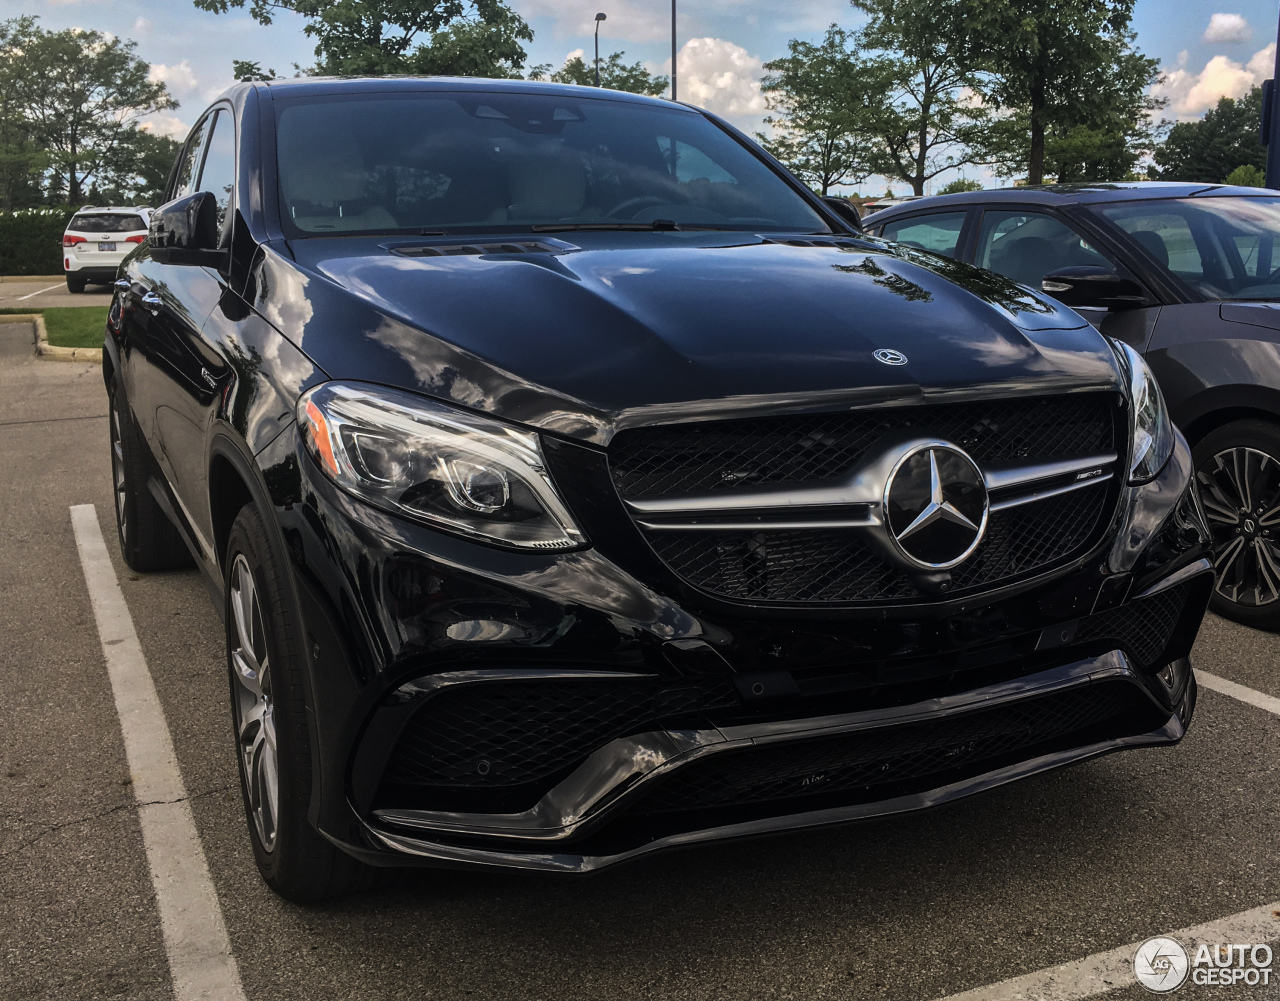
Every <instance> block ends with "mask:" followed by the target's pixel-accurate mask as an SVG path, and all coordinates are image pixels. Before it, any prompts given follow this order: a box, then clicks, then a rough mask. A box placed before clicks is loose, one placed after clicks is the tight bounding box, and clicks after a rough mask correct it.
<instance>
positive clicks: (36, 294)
mask: <svg viewBox="0 0 1280 1001" xmlns="http://www.w3.org/2000/svg"><path fill="white" fill-rule="evenodd" d="M111 292H112V289H111V286H110V285H88V286H86V287H85V290H84V291H83V292H79V293H74V294H73V293H71V292H68V291H67V283H66V281H65V280H63V279H61V278H57V279H55V278H53V277H52V276H48V277H46V279H45V280H44V281H34V280H33V281H25V280H23V279H19V280H17V281H6V282H0V309H36V308H41V309H43V308H45V307H47V306H107V305H109V304H110V303H111Z"/></svg>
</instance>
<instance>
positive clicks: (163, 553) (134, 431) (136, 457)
mask: <svg viewBox="0 0 1280 1001" xmlns="http://www.w3.org/2000/svg"><path fill="white" fill-rule="evenodd" d="M109 403H110V411H111V423H110V436H111V483H112V487H113V488H114V492H115V509H116V531H117V533H118V534H119V537H120V552H121V554H122V555H123V556H124V561H125V562H126V563H127V564H129V567H130V569H132V570H139V571H147V570H175V569H177V568H179V567H188V566H191V553H190V552H188V551H187V547H186V544H185V543H183V541H182V536H180V535H179V534H178V530H177V529H176V528H174V527H173V524H172V523H171V522H170V521H169V519H168V518H167V517H166V516H165V513H164V511H163V510H161V508H160V505H159V504H157V503H156V500H155V498H154V497H152V496H151V492H150V491H149V490H148V489H147V463H146V456H147V453H146V448H147V444H146V442H145V441H143V439H142V435H141V434H140V433H139V431H138V428H137V425H135V424H134V423H133V418H132V415H131V414H130V413H129V403H128V401H127V400H126V399H125V398H124V391H123V390H122V389H121V388H120V384H119V381H118V380H117V379H112V381H111V392H110V400H109Z"/></svg>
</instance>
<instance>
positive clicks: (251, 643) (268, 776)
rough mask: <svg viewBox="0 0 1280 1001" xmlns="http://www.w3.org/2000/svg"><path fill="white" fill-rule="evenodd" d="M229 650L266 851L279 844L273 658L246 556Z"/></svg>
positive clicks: (236, 579) (239, 731) (235, 592)
mask: <svg viewBox="0 0 1280 1001" xmlns="http://www.w3.org/2000/svg"><path fill="white" fill-rule="evenodd" d="M230 604H231V617H232V619H233V620H234V626H235V628H234V629H233V630H232V636H233V643H234V646H232V648H231V650H230V656H231V670H232V677H233V679H234V680H235V682H236V690H235V701H234V703H233V706H232V709H233V711H234V712H235V723H236V737H237V743H238V744H239V747H240V766H241V768H243V769H244V774H245V776H247V781H246V785H247V786H248V791H249V812H250V815H251V816H252V818H253V823H254V826H255V827H257V830H258V840H259V841H261V843H262V847H263V848H265V849H266V850H267V851H271V850H272V849H273V848H274V847H275V846H276V825H277V822H278V821H277V818H278V817H279V814H280V768H279V759H278V757H277V754H278V752H277V748H276V719H275V709H274V708H273V707H272V705H271V656H270V653H269V652H268V647H267V639H266V634H265V632H264V629H263V623H262V607H261V606H260V605H259V604H258V590H257V588H256V587H254V584H253V571H252V570H250V569H249V561H248V560H246V559H245V558H244V555H243V554H241V555H239V556H237V557H236V561H235V564H234V565H233V566H232V568H231V600H230Z"/></svg>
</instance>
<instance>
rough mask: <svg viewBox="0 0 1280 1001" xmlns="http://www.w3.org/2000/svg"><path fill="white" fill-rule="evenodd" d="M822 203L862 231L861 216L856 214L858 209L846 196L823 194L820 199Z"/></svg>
mask: <svg viewBox="0 0 1280 1001" xmlns="http://www.w3.org/2000/svg"><path fill="white" fill-rule="evenodd" d="M822 201H823V203H824V204H825V205H826V206H827V208H829V209H830V210H831V211H832V212H834V213H835V214H836V215H838V216H839V217H840V218H841V219H843V220H844V221H845V222H847V223H848V224H849V225H850V226H852V227H853V228H854V229H855V230H856V231H857V232H859V233H861V232H862V216H860V215H858V209H857V207H856V206H855V205H854V204H853V202H851V201H849V199H847V198H837V197H835V196H834V195H825V196H823V199H822Z"/></svg>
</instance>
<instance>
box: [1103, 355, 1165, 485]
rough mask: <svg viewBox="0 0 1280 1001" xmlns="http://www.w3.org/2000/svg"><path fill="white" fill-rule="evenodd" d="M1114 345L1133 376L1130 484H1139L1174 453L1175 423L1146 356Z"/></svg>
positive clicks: (1145, 480) (1130, 388)
mask: <svg viewBox="0 0 1280 1001" xmlns="http://www.w3.org/2000/svg"><path fill="white" fill-rule="evenodd" d="M1112 343H1113V344H1114V345H1115V349H1116V353H1117V355H1118V356H1119V358H1120V362H1121V364H1122V366H1123V367H1124V368H1125V370H1126V372H1127V374H1128V376H1129V398H1130V401H1131V403H1132V406H1133V456H1132V458H1131V459H1130V463H1129V482H1130V484H1133V485H1137V484H1140V483H1146V482H1148V481H1149V480H1153V479H1155V478H1156V475H1157V474H1158V473H1159V472H1160V470H1162V469H1164V464H1165V463H1166V462H1168V461H1169V456H1170V455H1172V454H1173V424H1172V423H1171V422H1170V420H1169V411H1168V408H1166V407H1165V404H1164V395H1163V394H1162V393H1161V392H1160V385H1159V383H1157V382H1156V377H1155V376H1154V375H1152V374H1151V369H1149V368H1148V367H1147V363H1146V362H1145V361H1144V360H1143V358H1142V355H1140V354H1138V352H1137V351H1135V350H1134V349H1133V348H1131V347H1129V345H1128V344H1125V343H1124V342H1122V341H1113V342H1112Z"/></svg>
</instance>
